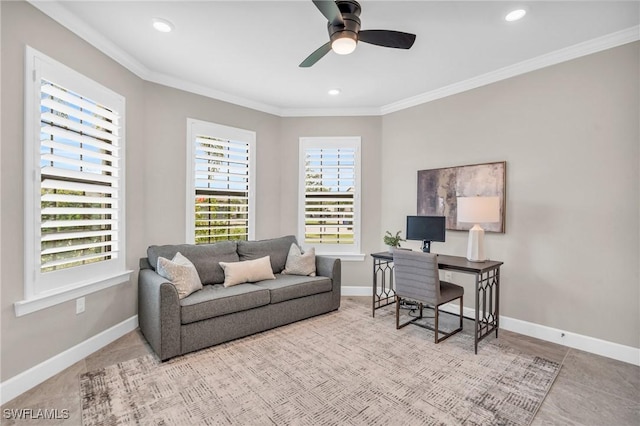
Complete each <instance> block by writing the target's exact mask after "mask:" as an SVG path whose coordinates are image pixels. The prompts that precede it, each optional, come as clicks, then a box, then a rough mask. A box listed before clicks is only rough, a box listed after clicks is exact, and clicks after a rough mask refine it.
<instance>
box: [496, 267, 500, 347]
mask: <svg viewBox="0 0 640 426" xmlns="http://www.w3.org/2000/svg"><path fill="white" fill-rule="evenodd" d="M499 328H500V268H498V269H496V339H497V338H498V329H499Z"/></svg>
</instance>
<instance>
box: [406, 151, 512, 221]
mask: <svg viewBox="0 0 640 426" xmlns="http://www.w3.org/2000/svg"><path fill="white" fill-rule="evenodd" d="M506 169H507V163H506V161H500V162H496V163H485V164H473V165H469V166H458V167H446V168H442V169H431V170H419V171H418V215H420V216H445V217H446V218H447V219H446V226H447V229H449V230H456V231H464V230H468V229H470V228H471V227H472V226H473V224H472V223H460V224H459V223H458V221H457V219H456V216H457V202H456V199H457V197H474V196H484V197H489V196H498V197H499V198H500V221H499V222H496V223H486V224H483V223H481V224H480V226H482V228H483V229H484V230H485V231H486V232H499V233H504V232H505V190H506Z"/></svg>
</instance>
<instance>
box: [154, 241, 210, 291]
mask: <svg viewBox="0 0 640 426" xmlns="http://www.w3.org/2000/svg"><path fill="white" fill-rule="evenodd" d="M156 271H157V272H158V274H159V275H160V276H162V277H164V278H166V279H168V280H169V281H171V283H172V284H173V285H174V286H175V287H176V290H178V298H179V299H184V298H185V297H187V296H188V295H190V294H191V293H193V292H194V291H196V290H200V289H201V288H202V282H200V276H199V275H198V271H196V267H195V266H193V263H191V261H190V260H189V259H187V258H186V257H184V256H183V255H182V254H181V253H180V252H177V253H176V255H175V256H173V259H172V260H169V259H165V258H164V257H158V265H157V267H156Z"/></svg>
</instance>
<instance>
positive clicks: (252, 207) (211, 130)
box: [185, 118, 257, 244]
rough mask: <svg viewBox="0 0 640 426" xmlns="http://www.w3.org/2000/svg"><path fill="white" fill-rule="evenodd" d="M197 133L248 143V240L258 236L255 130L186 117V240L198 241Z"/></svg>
mask: <svg viewBox="0 0 640 426" xmlns="http://www.w3.org/2000/svg"><path fill="white" fill-rule="evenodd" d="M198 135H205V136H208V137H213V138H219V139H226V140H230V141H235V142H241V143H246V144H248V145H249V200H248V209H249V211H248V219H249V220H248V228H249V229H248V237H247V238H248V239H249V240H254V239H255V224H256V181H257V179H256V132H254V131H251V130H245V129H239V128H236V127H231V126H225V125H223V124H218V123H213V122H210V121H203V120H197V119H194V118H187V144H186V145H187V176H186V177H187V178H186V182H187V193H186V202H185V206H186V216H185V218H186V225H185V231H186V233H185V242H186V243H187V244H195V231H196V226H195V222H196V218H195V214H194V211H195V193H196V185H195V165H194V157H195V138H196V137H197V136H198Z"/></svg>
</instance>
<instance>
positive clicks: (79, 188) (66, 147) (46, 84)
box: [40, 79, 120, 272]
mask: <svg viewBox="0 0 640 426" xmlns="http://www.w3.org/2000/svg"><path fill="white" fill-rule="evenodd" d="M40 111H41V112H40V123H41V129H40V214H41V220H40V243H41V244H40V270H41V272H51V271H55V270H59V269H65V268H71V267H75V266H79V265H84V264H87V263H93V262H100V261H104V260H109V259H112V258H117V257H118V244H119V241H118V232H117V227H118V218H119V216H118V202H119V200H118V190H117V185H118V181H119V154H120V153H119V148H118V139H119V137H118V131H119V125H118V122H119V117H118V114H117V113H116V112H114V111H111V110H109V109H108V108H105V107H103V106H101V105H98V104H97V103H95V102H93V101H91V100H89V99H85V98H83V97H82V96H81V95H79V94H77V93H74V92H72V91H70V90H67V89H65V88H63V87H60V86H58V85H56V84H54V83H52V82H50V81H47V80H45V79H42V80H41V99H40Z"/></svg>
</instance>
